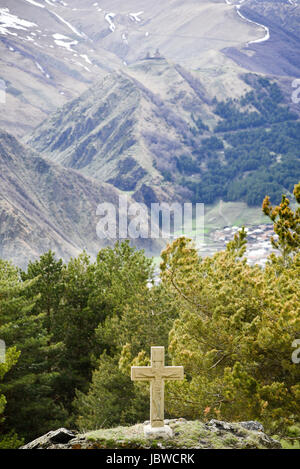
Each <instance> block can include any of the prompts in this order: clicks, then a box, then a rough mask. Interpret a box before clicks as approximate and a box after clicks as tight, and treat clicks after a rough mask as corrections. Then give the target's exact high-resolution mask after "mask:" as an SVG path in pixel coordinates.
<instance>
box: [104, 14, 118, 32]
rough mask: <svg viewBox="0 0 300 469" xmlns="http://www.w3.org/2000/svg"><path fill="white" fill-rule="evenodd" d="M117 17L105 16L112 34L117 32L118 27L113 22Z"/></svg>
mask: <svg viewBox="0 0 300 469" xmlns="http://www.w3.org/2000/svg"><path fill="white" fill-rule="evenodd" d="M115 16H116V14H115V13H107V14H106V15H105V20H106V21H107V22H108V24H109V29H110V30H111V32H112V33H113V32H115V30H116V25H115V23H114V22H113V19H114V18H115Z"/></svg>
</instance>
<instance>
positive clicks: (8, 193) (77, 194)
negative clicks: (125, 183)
mask: <svg viewBox="0 0 300 469" xmlns="http://www.w3.org/2000/svg"><path fill="white" fill-rule="evenodd" d="M118 196H119V192H118V191H117V190H116V189H115V188H114V187H112V186H111V185H109V184H99V183H97V182H96V181H94V180H92V179H88V178H86V177H84V176H82V175H81V174H79V173H78V172H76V171H73V170H71V169H65V168H63V167H61V166H59V165H57V164H54V163H52V162H50V161H47V160H45V159H43V158H40V157H38V156H36V155H35V154H34V153H33V152H32V150H30V149H28V148H26V147H24V146H22V145H21V144H20V143H19V142H18V141H17V140H16V139H15V138H14V137H13V136H11V135H9V134H7V133H6V132H3V131H1V132H0V258H2V259H10V260H11V261H13V262H15V263H16V264H17V265H21V266H24V265H25V264H26V263H27V262H28V260H29V259H34V258H36V257H37V256H39V255H40V254H42V253H44V252H45V251H47V250H48V249H52V250H54V251H55V252H56V254H57V255H58V256H61V257H63V258H64V259H68V258H69V257H70V256H75V255H78V254H79V253H80V252H81V251H82V250H83V249H86V250H87V251H88V252H89V253H90V254H92V255H95V254H96V253H97V252H98V250H99V249H100V248H101V247H103V245H104V244H105V243H106V242H105V240H102V241H101V240H100V239H98V238H97V233H96V227H97V223H98V220H99V217H97V216H96V209H97V206H98V204H100V203H102V202H110V203H113V204H114V205H115V206H118V200H119V199H118Z"/></svg>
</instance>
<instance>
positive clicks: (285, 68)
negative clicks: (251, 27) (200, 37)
mask: <svg viewBox="0 0 300 469" xmlns="http://www.w3.org/2000/svg"><path fill="white" fill-rule="evenodd" d="M228 2H230V0H228ZM298 3H299V2H298V0H263V1H262V0H244V1H242V2H237V1H231V4H232V8H237V10H236V11H237V14H238V15H240V20H241V21H243V22H248V23H249V22H252V23H251V24H255V23H256V24H261V25H263V27H264V29H265V31H263V30H262V32H261V34H260V38H258V40H256V41H252V42H251V41H250V42H249V43H248V44H247V45H246V46H245V47H229V48H225V49H224V50H223V52H224V53H225V54H226V55H227V56H228V57H230V58H232V59H233V60H235V61H236V63H238V64H239V65H240V66H243V67H245V68H247V69H248V70H251V71H255V72H260V73H265V74H271V75H277V76H290V77H298V76H299V73H300V58H299V41H300V5H299V4H298Z"/></svg>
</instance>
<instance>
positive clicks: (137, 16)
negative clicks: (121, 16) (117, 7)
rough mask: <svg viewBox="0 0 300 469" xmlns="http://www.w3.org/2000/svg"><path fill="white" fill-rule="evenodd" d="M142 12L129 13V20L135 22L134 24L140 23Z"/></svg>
mask: <svg viewBox="0 0 300 469" xmlns="http://www.w3.org/2000/svg"><path fill="white" fill-rule="evenodd" d="M143 13H144V12H143V11H139V12H138V13H129V18H130V19H131V21H135V22H136V23H140V22H141V21H142V20H141V18H140V16H141V15H142V14H143Z"/></svg>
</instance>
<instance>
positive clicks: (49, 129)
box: [28, 58, 300, 205]
mask: <svg viewBox="0 0 300 469" xmlns="http://www.w3.org/2000/svg"><path fill="white" fill-rule="evenodd" d="M204 76H205V75H203V74H202V73H201V72H198V73H196V72H193V73H192V72H189V71H187V70H186V69H184V68H183V67H181V66H180V65H173V64H171V63H169V62H168V61H167V60H165V59H162V58H160V59H159V58H156V59H152V58H148V59H145V60H143V61H141V62H139V63H137V64H135V65H133V66H130V67H128V68H127V70H126V72H125V71H122V72H121V71H120V72H115V73H113V74H111V75H108V76H107V77H106V78H105V79H104V80H103V81H102V82H101V81H100V82H99V83H97V84H96V85H94V86H92V87H91V88H90V89H89V90H88V91H87V92H85V93H84V94H83V95H82V96H80V97H79V98H77V99H75V100H74V101H71V102H70V103H68V104H67V105H65V106H64V107H63V108H61V109H59V110H58V111H57V112H56V113H55V114H53V116H52V117H51V118H50V119H47V120H46V121H44V122H43V123H42V124H41V125H40V126H39V127H38V128H37V129H36V130H35V132H34V133H33V135H32V136H31V137H30V139H29V140H28V142H29V144H30V145H32V146H33V147H34V148H35V149H36V150H37V151H38V152H40V153H41V154H43V155H45V156H47V157H48V158H50V159H51V160H53V161H56V162H59V163H60V164H62V165H64V166H66V167H68V168H74V169H77V170H79V171H80V172H82V173H83V174H84V175H87V176H92V177H94V178H96V179H98V180H99V181H101V182H103V181H104V182H109V183H111V184H113V185H114V186H116V187H117V188H119V189H121V190H123V191H127V192H129V193H130V194H131V195H132V194H133V197H134V198H135V199H136V200H137V201H139V202H140V201H142V202H145V203H147V204H148V205H149V204H150V203H152V202H156V201H176V200H179V201H181V202H186V201H189V200H192V201H195V202H204V203H213V202H214V201H215V200H216V199H217V198H222V199H223V200H227V201H236V200H237V201H241V200H243V201H246V202H247V203H249V204H250V205H260V204H261V202H262V200H263V198H264V196H265V195H266V194H267V193H269V195H272V196H274V198H275V200H276V201H277V200H278V199H279V198H280V196H281V193H282V191H292V188H293V184H295V183H297V182H298V180H297V178H298V177H300V168H299V163H300V162H299V154H298V152H297V148H298V145H299V109H298V108H297V107H295V106H293V105H292V104H293V103H290V97H289V96H288V95H287V96H286V95H285V94H284V92H282V91H281V89H280V87H279V86H278V84H277V83H276V82H274V81H272V80H268V79H265V78H262V77H260V76H259V75H255V74H248V75H245V74H244V75H243V74H237V75H233V74H232V73H231V74H230V76H231V77H232V79H231V80H226V78H227V75H226V73H223V74H222V75H217V76H216V78H215V85H214V84H213V83H212V82H209V83H206V82H205V80H203V78H204ZM220 76H221V77H222V78H224V80H223V81H222V82H221V84H222V86H220ZM199 78H201V80H200V79H199ZM218 82H219V85H218ZM203 83H205V85H207V87H206V86H205V87H204V85H203ZM231 87H232V88H234V90H235V93H232V91H231ZM207 88H208V90H209V91H208V90H207ZM213 90H214V93H213ZM230 93H232V98H230V99H227V96H230ZM253 185H254V186H255V191H254V193H253V191H252V189H251V186H253Z"/></svg>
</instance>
